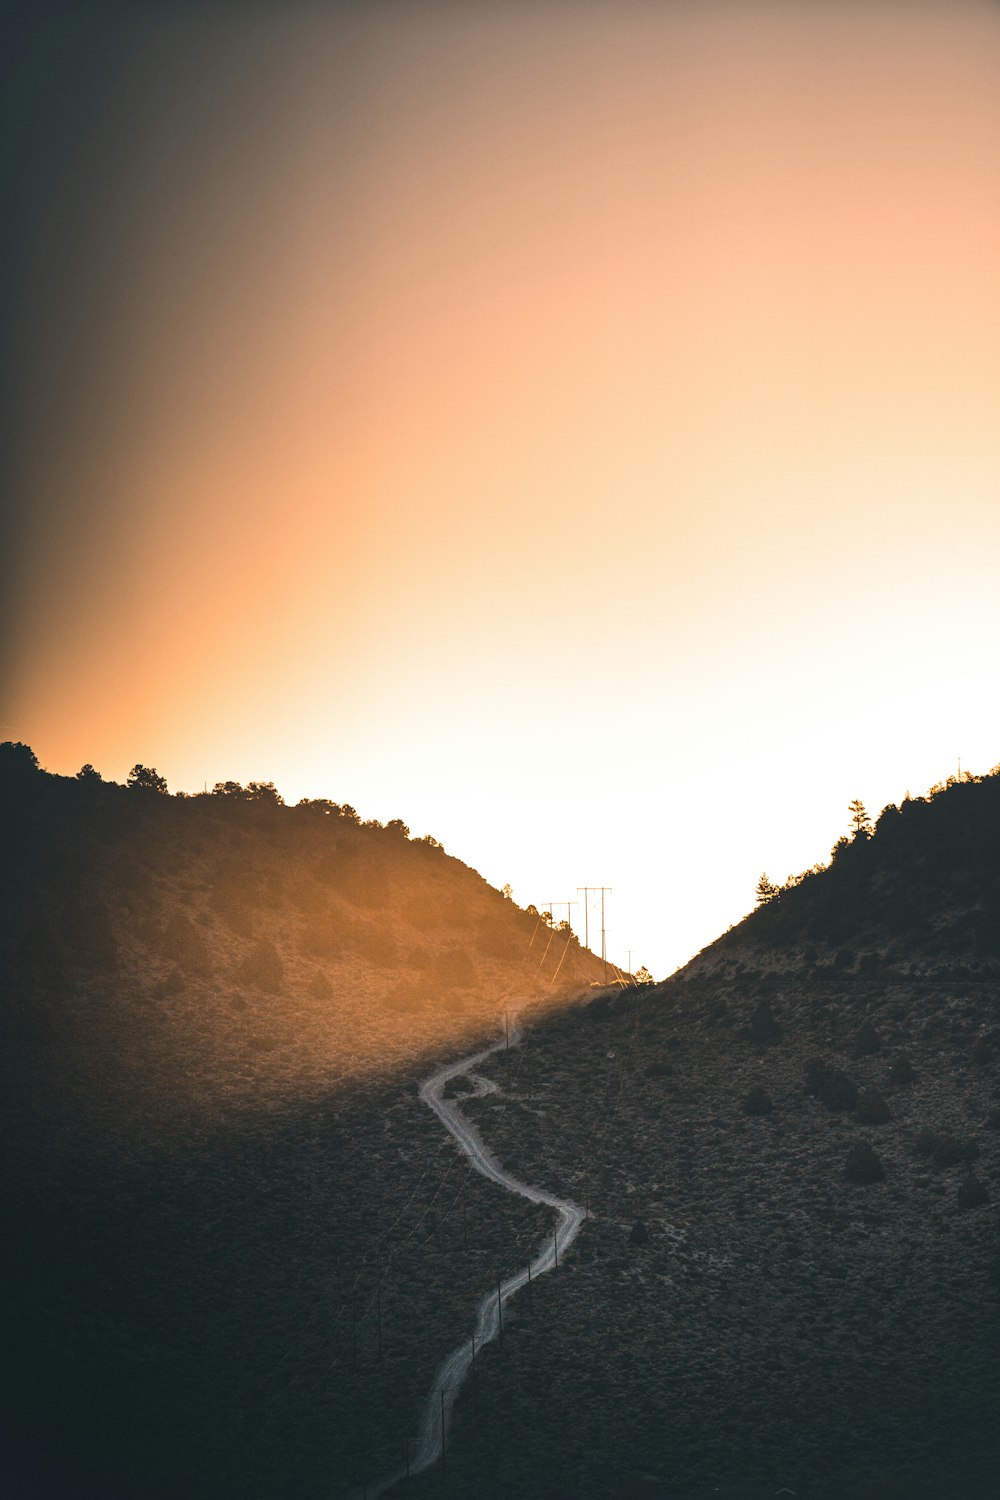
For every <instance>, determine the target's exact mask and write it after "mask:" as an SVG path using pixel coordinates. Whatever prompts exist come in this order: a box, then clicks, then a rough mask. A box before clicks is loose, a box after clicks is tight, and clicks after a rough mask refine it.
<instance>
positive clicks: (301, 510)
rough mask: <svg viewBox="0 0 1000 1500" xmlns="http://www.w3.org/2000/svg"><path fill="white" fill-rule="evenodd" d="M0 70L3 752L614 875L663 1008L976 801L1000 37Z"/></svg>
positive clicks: (396, 40)
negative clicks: (748, 927) (776, 919)
mask: <svg viewBox="0 0 1000 1500" xmlns="http://www.w3.org/2000/svg"><path fill="white" fill-rule="evenodd" d="M15 41H16V47H15V48H14V52H13V54H12V55H15V60H16V69H17V71H16V78H15V81H14V86H13V88H12V90H11V91H10V98H11V99H12V108H13V124H14V130H13V134H12V137H11V138H12V140H13V143H14V144H13V153H12V162H13V169H14V170H13V175H12V185H13V192H12V194H11V197H10V201H11V203H12V205H13V208H12V224H13V228H14V231H15V236H16V239H15V253H14V259H13V272H14V275H13V282H12V285H13V307H14V314H15V317H14V322H13V334H12V337H11V338H10V339H9V341H8V346H7V385H8V390H9V395H10V399H9V401H8V410H9V416H8V421H9V423H10V426H11V433H12V439H13V441H12V443H9V445H8V446H9V449H10V452H11V455H12V464H11V474H12V486H11V489H12V495H13V502H14V503H13V510H12V518H11V520H10V521H9V522H8V533H7V536H8V545H7V547H6V548H5V551H6V554H7V559H8V561H7V566H6V569H5V579H4V582H5V588H4V594H5V604H4V609H5V622H4V625H5V628H4V632H3V634H4V637H5V643H6V644H5V651H4V667H3V701H2V705H0V738H5V739H15V740H16V739H20V740H24V741H26V742H28V743H30V744H31V745H32V746H33V748H34V749H35V751H36V752H37V754H38V756H39V759H40V760H41V762H42V764H43V765H44V766H45V767H46V768H47V769H48V770H50V771H56V772H61V773H64V774H72V773H73V772H75V771H76V770H77V769H78V768H79V766H80V765H81V764H82V763H83V762H84V761H91V762H93V763H94V764H95V765H96V766H97V767H98V768H99V769H100V770H101V771H102V773H103V774H105V775H106V776H108V777H110V778H114V779H116V780H124V778H125V774H126V772H127V770H128V768H129V767H130V766H131V765H132V764H133V762H135V761H142V762H144V763H146V764H151V765H155V766H156V767H157V768H158V769H159V770H160V772H162V774H164V775H165V776H166V777H167V780H168V782H169V783H170V787H171V789H172V790H178V789H183V790H187V791H197V790H201V788H202V786H203V785H204V784H207V785H208V786H209V787H211V786H212V784H213V782H215V781H218V780H225V779H230V778H232V779H236V780H240V781H246V780H249V779H268V780H273V781H274V782H275V783H276V784H277V786H278V788H279V790H280V791H281V792H282V794H283V795H284V796H285V797H286V799H287V800H289V801H293V802H294V801H295V800H297V799H298V798H299V797H303V796H329V797H332V798H333V799H334V800H337V801H347V802H350V803H352V804H353V805H354V806H355V807H357V809H358V810H359V812H360V813H361V815H362V816H363V817H375V818H379V819H382V820H385V819H387V818H391V817H401V818H403V819H404V820H405V821H406V822H407V824H409V826H410V827H411V829H412V831H413V833H414V834H416V835H420V834H423V833H425V832H429V833H432V834H434V835H435V836H436V837H437V838H439V839H441V840H442V842H443V843H444V845H445V847H446V848H447V850H448V851H449V853H452V854H455V855H457V856H458V857H459V858H461V859H463V860H464V861H465V862H466V863H468V864H471V865H473V866H474V867H475V868H477V869H478V870H480V871H481V873H482V874H483V875H484V876H486V878H487V879H488V880H490V881H491V882H492V883H494V884H496V885H502V884H504V883H505V882H508V881H509V882H510V883H511V885H512V886H513V889H514V894H515V897H516V898H517V900H518V901H519V902H520V903H522V904H527V903H528V902H533V903H535V904H536V905H539V906H547V905H548V904H549V903H550V902H553V901H554V902H559V901H563V902H565V901H567V900H575V899H577V887H578V886H582V885H584V884H588V883H589V884H595V883H597V884H605V885H608V886H610V887H612V890H613V895H612V896H611V898H610V901H609V905H608V919H607V925H608V938H609V954H610V956H611V957H612V958H613V959H614V960H615V961H616V962H618V963H620V964H624V963H625V962H626V955H627V953H628V951H629V950H630V949H631V952H632V959H633V964H634V965H637V964H639V963H645V964H646V965H648V967H649V968H650V969H651V970H652V971H653V972H654V973H655V974H656V975H657V977H660V976H662V975H663V974H666V973H668V972H670V971H671V970H672V969H673V968H674V967H676V966H677V964H679V963H681V962H683V961H685V960H686V958H688V957H689V956H690V955H691V954H692V953H693V952H695V951H696V950H697V949H699V948H700V947H702V946H703V945H704V944H705V943H706V942H709V941H711V940H712V938H714V937H715V936H717V935H718V933H719V932H721V931H723V930H724V929H725V927H726V926H728V925H729V924H730V923H732V922H734V921H737V920H738V919H739V918H740V917H741V916H742V915H743V914H744V913H745V912H746V911H748V910H749V909H750V908H751V906H752V905H753V887H754V883H755V881H756V879H757V877H758V876H759V874H760V873H761V870H762V869H766V870H767V872H768V873H769V874H770V875H771V876H772V878H775V879H778V880H781V879H783V878H784V877H785V876H787V875H788V874H789V873H791V872H794V871H797V870H800V869H803V868H805V867H807V866H809V865H811V864H813V863H814V862H815V861H817V860H824V859H826V857H827V856H828V853H829V849H830V847H831V845H832V844H833V842H834V840H835V839H836V838H837V837H838V836H839V835H840V834H841V833H843V832H846V830H847V825H848V813H847V803H848V802H849V801H850V799H851V798H853V797H861V798H862V799H863V800H864V801H865V803H866V804H867V806H868V809H869V811H870V812H871V813H872V814H875V813H877V812H878V810H879V809H880V808H881V807H882V806H883V805H884V804H886V803H888V802H893V801H898V800H900V799H901V798H902V797H903V795H904V794H905V792H906V791H907V790H909V791H910V792H911V793H912V794H913V795H919V794H920V793H922V792H923V791H925V790H926V788H927V787H928V786H930V785H931V784H932V783H934V782H937V781H940V780H943V779H945V778H946V777H947V776H948V775H949V774H954V773H955V771H956V770H957V764H958V759H959V757H961V763H962V767H963V769H968V770H970V771H973V772H977V773H982V772H984V771H986V770H988V769H990V768H991V767H992V766H993V765H995V764H996V763H997V762H998V761H1000V720H998V713H997V702H998V696H997V688H998V686H1000V684H998V675H1000V674H998V668H997V652H996V642H997V640H998V639H1000V594H998V591H997V588H996V582H995V580H996V573H997V562H998V560H1000V547H998V544H1000V504H998V500H1000V495H998V485H997V475H998V473H1000V464H998V460H1000V428H998V425H997V422H996V410H997V393H998V389H1000V382H998V377H1000V296H998V291H1000V286H998V273H997V265H998V263H1000V261H998V251H1000V194H998V191H997V189H998V185H1000V166H998V163H1000V96H998V93H997V90H996V77H997V74H998V63H1000V8H998V7H997V6H995V5H993V4H988V3H985V0H982V3H976V0H969V3H957V4H953V5H948V6H945V5H942V4H930V3H928V4H903V3H891V4H890V3H872V4H867V5H865V6H855V5H845V4H842V3H837V4H834V3H809V4H795V3H769V4H763V3H753V0H749V3H744V4H732V3H722V0H720V3H708V4H701V5H695V4H675V5H670V4H665V5H648V4H640V3H631V4H624V5H620V6H615V7H610V6H602V5H599V4H589V5H588V4H581V5H577V6H573V7H566V6H562V5H559V4H556V3H554V0H552V3H540V4H538V5H535V6H531V7H519V6H506V5H500V4H485V5H482V6H477V7H468V6H461V5H457V4H447V3H434V4H415V5H411V6H407V7H402V6H398V5H393V4H390V3H385V4H373V5H370V6H367V7H360V6H357V7H356V6H346V5H345V6H328V7H323V6H316V5H312V4H306V3H301V4H295V3H292V4H286V5H281V6H279V5H276V4H258V5H254V6H253V7H233V6H229V5H223V4H217V5H212V4H209V5H205V6H202V7H198V8H191V7H187V6H183V5H180V4H174V5H171V4H169V3H168V4H166V5H162V6H157V7H144V6H136V7H133V8H131V9H129V10H128V11H124V10H122V8H120V7H108V8H102V7H99V6H98V7H94V8H93V9H92V11H91V12H90V13H89V14H88V15H82V14H78V13H74V12H73V10H72V9H71V8H70V7H65V8H61V7H58V6H52V7H50V8H49V9H47V10H46V9H45V8H40V9H37V10H36V9H34V8H32V9H30V10H29V9H26V10H25V11H24V14H23V16H22V19H21V20H20V23H19V25H18V26H17V28H15ZM12 76H13V75H12ZM556 910H557V915H559V912H558V907H557V908H556ZM573 922H574V927H575V928H577V930H582V925H583V924H582V919H581V908H580V907H579V906H577V907H575V908H574V909H573ZM591 936H592V940H593V930H592V932H591Z"/></svg>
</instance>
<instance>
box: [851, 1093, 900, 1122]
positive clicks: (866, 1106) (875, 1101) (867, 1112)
mask: <svg viewBox="0 0 1000 1500" xmlns="http://www.w3.org/2000/svg"><path fill="white" fill-rule="evenodd" d="M891 1119H892V1110H891V1109H890V1108H889V1106H888V1104H886V1102H885V1100H884V1099H883V1098H882V1095H881V1094H879V1093H877V1092H876V1090H874V1089H873V1090H872V1091H871V1093H869V1094H862V1095H861V1097H860V1098H859V1100H858V1109H857V1120H858V1124H859V1125H886V1124H888V1122H889V1121H890V1120H891Z"/></svg>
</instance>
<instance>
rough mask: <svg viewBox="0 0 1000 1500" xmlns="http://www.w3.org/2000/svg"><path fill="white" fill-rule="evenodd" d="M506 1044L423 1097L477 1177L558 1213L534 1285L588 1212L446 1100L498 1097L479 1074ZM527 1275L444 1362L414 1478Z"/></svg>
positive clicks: (515, 1034)
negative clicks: (527, 1172)
mask: <svg viewBox="0 0 1000 1500" xmlns="http://www.w3.org/2000/svg"><path fill="white" fill-rule="evenodd" d="M521 1036H522V1032H521V1029H520V1027H519V1026H517V1025H515V1026H513V1027H512V1028H511V1031H510V1037H509V1043H510V1045H511V1046H515V1045H516V1044H517V1043H518V1042H519V1041H520V1040H521ZM506 1045H507V1038H506V1037H500V1039H499V1040H498V1041H496V1042H494V1043H493V1045H492V1046H491V1047H485V1048H484V1049H483V1051H482V1052H475V1053H473V1054H472V1055H471V1056H470V1057H463V1058H460V1059H459V1061H458V1062H453V1063H447V1064H446V1065H445V1066H444V1067H443V1068H439V1069H438V1071H437V1072H436V1073H433V1074H432V1075H431V1077H430V1078H428V1079H426V1080H425V1081H424V1083H422V1084H421V1085H420V1097H421V1099H422V1100H423V1101H424V1103H425V1104H427V1105H428V1106H429V1107H430V1108H431V1109H432V1110H433V1111H434V1113H435V1114H436V1115H437V1117H438V1119H439V1120H440V1121H441V1123H442V1125H443V1126H444V1128H445V1129H446V1130H447V1131H448V1132H449V1134H451V1135H453V1136H454V1137H455V1140H456V1141H457V1142H458V1144H459V1146H460V1147H461V1149H462V1150H463V1151H464V1152H465V1154H466V1156H467V1157H468V1158H469V1160H470V1162H471V1163H472V1165H473V1166H474V1167H475V1168H476V1171H477V1172H481V1173H482V1174H483V1176H484V1177H488V1178H489V1180H490V1181H491V1182H495V1183H496V1184H497V1185H498V1186H499V1187H502V1188H506V1190H507V1191H508V1192H510V1193H518V1194H520V1196H521V1197H522V1198H527V1199H528V1201H529V1202H530V1203H543V1204H545V1206H546V1207H547V1208H552V1209H554V1210H555V1212H556V1214H557V1220H556V1225H555V1230H554V1233H553V1234H552V1235H547V1236H546V1239H545V1243H544V1244H543V1246H542V1248H541V1249H540V1250H539V1252H538V1254H537V1255H536V1257H535V1259H534V1260H533V1261H532V1262H531V1267H530V1275H531V1279H532V1281H534V1280H535V1279H536V1278H537V1277H539V1276H544V1275H545V1273H546V1271H551V1270H552V1269H553V1267H554V1266H555V1265H556V1262H557V1257H558V1256H562V1255H564V1254H565V1252H566V1251H567V1250H568V1249H569V1247H570V1245H571V1244H572V1243H573V1241H574V1240H575V1239H576V1237H577V1235H578V1234H579V1232H580V1226H581V1224H582V1223H583V1221H584V1217H585V1214H584V1210H583V1209H582V1208H580V1206H579V1205H578V1204H576V1203H572V1202H571V1201H570V1200H569V1199H568V1198H557V1197H556V1196H555V1195H554V1194H553V1193H546V1192H544V1191H543V1190H542V1189H541V1188H536V1187H532V1186H531V1185H530V1183H527V1182H521V1181H520V1179H519V1178H517V1177H515V1176H513V1174H512V1173H510V1172H508V1171H506V1170H505V1169H504V1168H503V1167H502V1166H501V1165H500V1163H499V1162H498V1161H497V1159H496V1157H495V1156H494V1155H493V1153H492V1152H491V1151H490V1149H489V1147H488V1146H487V1145H486V1144H485V1143H484V1141H483V1140H482V1137H481V1136H480V1134H479V1132H478V1131H477V1130H476V1127H475V1126H474V1125H473V1124H472V1123H471V1122H470V1121H469V1120H467V1119H466V1118H465V1116H464V1115H463V1114H462V1112H461V1110H460V1108H459V1103H460V1101H459V1100H457V1099H445V1097H444V1091H445V1089H446V1088H447V1086H448V1084H449V1083H451V1081H452V1080H453V1079H455V1078H467V1079H468V1080H469V1081H470V1083H471V1084H472V1085H473V1088H474V1090H475V1092H474V1093H473V1094H472V1095H471V1097H472V1098H482V1097H483V1095H485V1094H493V1093H497V1092H499V1090H498V1087H497V1085H496V1084H495V1083H494V1082H493V1080H492V1079H490V1078H484V1077H483V1076H482V1075H481V1074H477V1073H476V1071H475V1069H476V1068H477V1067H478V1066H479V1064H480V1063H481V1062H483V1061H485V1059H486V1058H487V1057H490V1056H491V1055H492V1054H493V1053H494V1052H499V1051H500V1050H501V1048H503V1047H504V1046H506ZM466 1097H470V1096H468V1095H467V1096H466ZM528 1275H529V1268H528V1267H525V1268H524V1269H523V1270H521V1271H517V1272H515V1274H514V1275H513V1276H509V1277H508V1278H507V1280H506V1281H503V1282H501V1284H500V1290H499V1296H498V1294H497V1292H495V1291H493V1290H490V1291H489V1292H487V1294H486V1296H485V1297H484V1298H483V1300H482V1301H481V1302H480V1304H479V1307H478V1310H477V1312H476V1322H475V1328H474V1330H473V1333H472V1334H471V1335H470V1336H469V1338H467V1339H466V1341H465V1343H464V1344H459V1346H458V1348H457V1349H453V1350H452V1351H451V1353H450V1354H449V1355H448V1356H447V1358H446V1359H445V1360H444V1362H443V1363H442V1365H441V1367H440V1369H439V1370H438V1372H437V1374H436V1375H435V1377H434V1382H433V1384H432V1385H431V1388H430V1391H429V1392H428V1395H427V1401H426V1403H425V1406H424V1413H423V1418H422V1420H421V1423H420V1435H419V1438H418V1440H417V1447H416V1451H415V1452H414V1453H413V1455H412V1457H411V1460H410V1473H411V1474H419V1473H421V1471H422V1470H424V1469H429V1468H430V1467H431V1465H432V1464H434V1463H436V1462H437V1461H438V1459H439V1458H440V1457H441V1436H442V1432H441V1424H442V1421H443V1422H444V1424H445V1431H446V1433H447V1428H448V1424H449V1422H450V1418H451V1412H452V1408H453V1406H454V1404H455V1398H456V1396H457V1395H458V1392H459V1390H460V1389H461V1386H462V1384H463V1382H464V1381H465V1380H466V1378H467V1376H468V1374H469V1370H470V1369H471V1367H472V1349H473V1340H475V1346H476V1349H477V1351H478V1350H479V1349H482V1348H483V1346H484V1345H486V1344H489V1343H491V1342H492V1340H493V1339H495V1338H496V1337H497V1335H498V1333H499V1331H500V1313H501V1309H502V1306H503V1304H504V1303H505V1302H507V1301H509V1299H510V1298H511V1297H513V1296H514V1294H515V1292H517V1291H519V1290H520V1289H521V1287H523V1286H526V1285H527V1283H528ZM442 1397H443V1400H442ZM403 1478H405V1470H404V1469H402V1468H401V1469H398V1470H396V1471H395V1472H394V1473H392V1474H387V1475H385V1476H384V1477H383V1478H381V1479H379V1480H376V1482H375V1483H374V1484H370V1485H369V1486H368V1495H369V1500H375V1497H376V1496H377V1495H384V1494H385V1493H386V1491H387V1490H389V1489H391V1488H392V1487H393V1486H394V1485H396V1484H398V1483H399V1481H400V1480H401V1479H403Z"/></svg>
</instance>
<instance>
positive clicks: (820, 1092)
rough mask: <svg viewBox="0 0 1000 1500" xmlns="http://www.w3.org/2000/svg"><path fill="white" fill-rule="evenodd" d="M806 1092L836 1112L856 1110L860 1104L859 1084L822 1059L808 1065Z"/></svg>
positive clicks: (818, 1058) (813, 1060)
mask: <svg viewBox="0 0 1000 1500" xmlns="http://www.w3.org/2000/svg"><path fill="white" fill-rule="evenodd" d="M806 1092H807V1093H809V1094H812V1095H813V1097H814V1098H816V1099H818V1100H819V1101H820V1103H821V1104H824V1105H825V1106H826V1108H827V1109H829V1110H832V1111H834V1112H837V1111H841V1110H846V1109H854V1108H855V1106H856V1105H857V1102H858V1086H857V1084H856V1083H854V1081H853V1080H852V1079H850V1078H848V1076H847V1074H846V1073H844V1072H842V1071H841V1069H840V1068H835V1067H834V1066H833V1064H832V1063H828V1062H825V1061H824V1060H823V1058H821V1057H814V1058H812V1059H811V1061H810V1062H808V1063H807V1064H806Z"/></svg>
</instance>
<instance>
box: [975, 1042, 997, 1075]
mask: <svg viewBox="0 0 1000 1500" xmlns="http://www.w3.org/2000/svg"><path fill="white" fill-rule="evenodd" d="M993 1055H994V1054H993V1048H992V1047H991V1046H990V1043H989V1042H988V1041H987V1039H986V1037H984V1036H980V1037H977V1038H976V1040H975V1041H974V1042H973V1044H972V1061H973V1063H974V1065H975V1066H976V1067H977V1068H987V1067H989V1065H990V1063H991V1062H992V1061H993Z"/></svg>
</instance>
